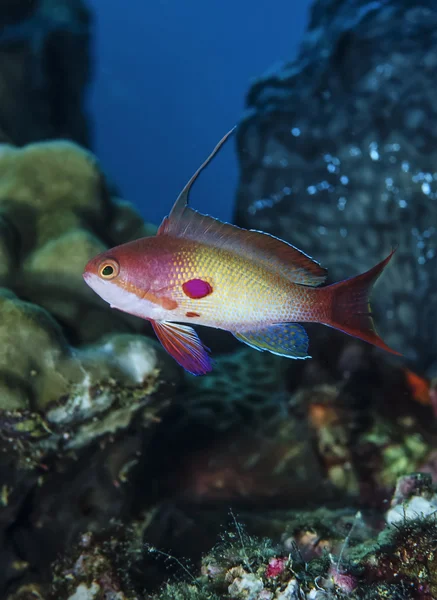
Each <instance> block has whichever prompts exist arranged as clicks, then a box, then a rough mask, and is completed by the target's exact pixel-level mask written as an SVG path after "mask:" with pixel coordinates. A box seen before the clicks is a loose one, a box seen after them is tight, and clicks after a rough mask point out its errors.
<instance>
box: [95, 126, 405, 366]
mask: <svg viewBox="0 0 437 600" xmlns="http://www.w3.org/2000/svg"><path fill="white" fill-rule="evenodd" d="M232 132H233V130H231V131H230V132H229V133H228V134H227V135H225V137H224V138H223V139H222V140H221V141H220V142H219V143H218V145H217V146H216V147H215V148H214V150H213V152H212V153H211V155H210V156H209V157H208V158H207V159H206V161H205V162H204V163H203V164H202V165H201V166H200V168H199V169H198V170H197V171H196V172H195V174H194V175H193V176H192V178H191V179H190V181H189V182H188V183H187V185H186V186H185V187H184V189H183V190H182V192H181V194H180V195H179V197H178V198H177V200H176V202H175V204H174V206H173V208H172V210H171V212H170V214H169V216H168V217H166V218H164V220H163V222H162V224H161V226H160V227H159V230H158V232H157V234H156V236H153V237H147V238H142V239H139V240H135V241H133V242H129V243H127V244H123V245H121V246H117V247H116V248H112V249H111V250H108V251H106V252H103V253H102V254H99V255H98V256H96V257H95V258H93V259H92V260H90V261H89V263H88V264H87V265H86V268H85V272H84V279H85V281H86V283H87V284H88V285H89V286H90V287H91V288H92V289H93V290H94V291H95V292H96V293H97V294H98V295H99V296H101V297H102V298H103V299H104V300H106V301H107V302H109V304H110V305H111V307H112V308H118V309H119V310H122V311H124V312H127V313H130V314H132V315H136V316H138V317H141V318H143V319H147V320H148V321H150V322H151V324H152V326H153V329H154V331H155V333H156V335H157V336H158V339H159V340H160V342H161V344H162V345H163V346H164V348H165V349H166V350H167V352H168V353H169V354H171V356H173V358H174V359H175V360H176V361H177V362H178V363H179V364H180V365H182V366H183V367H184V368H185V369H186V370H187V371H189V372H190V373H193V374H194V375H204V374H205V373H207V372H209V371H211V369H212V363H211V359H210V356H209V349H208V348H206V347H205V346H204V345H203V344H202V342H201V340H200V339H199V337H198V335H197V333H196V332H195V331H194V329H193V328H192V327H191V326H190V325H191V324H194V325H206V326H208V327H214V328H217V329H224V330H227V331H230V332H231V333H232V334H233V335H234V336H235V337H236V338H237V339H238V340H240V341H241V342H244V343H245V344H248V345H249V346H251V347H252V348H255V349H256V350H260V351H265V350H266V351H268V352H272V353H273V354H278V355H279V356H286V357H289V358H300V359H303V358H310V357H309V356H308V336H307V334H306V332H305V329H304V328H303V327H302V325H300V324H299V323H305V322H306V323H309V322H317V323H323V324H324V325H328V326H330V327H334V328H335V329H339V330H341V331H343V332H345V333H347V334H349V335H352V336H355V337H357V338H360V339H362V340H365V341H367V342H370V343H371V344H374V345H375V346H379V347H380V348H383V349H384V350H388V351H389V352H393V353H394V354H398V353H397V352H395V351H394V350H391V349H390V348H389V347H388V346H387V345H386V344H385V343H384V342H383V341H382V339H381V338H380V337H378V335H377V333H376V331H375V328H374V325H373V319H372V315H371V312H370V306H369V300H368V294H369V292H370V289H371V287H372V284H373V283H374V282H375V281H376V279H377V278H378V276H379V275H380V274H381V272H382V270H383V269H384V267H385V266H386V265H387V263H388V262H389V260H390V258H391V257H392V255H393V252H394V251H392V252H391V253H390V255H389V256H388V257H387V258H386V259H385V260H383V261H382V262H380V263H379V264H377V265H376V266H374V267H373V268H372V269H370V271H367V272H366V273H363V274H362V275H358V276H357V277H352V278H350V279H346V280H345V281H341V282H339V283H334V284H332V285H328V286H324V287H318V286H320V285H321V284H322V283H323V282H324V281H325V278H326V274H327V272H326V270H325V269H324V268H323V267H321V266H320V265H319V263H317V262H316V261H314V260H313V259H312V258H310V257H309V256H307V255H306V254H304V253H303V252H302V251H301V250H298V249H297V248H295V247H294V246H291V245H290V244H288V243H287V242H284V241H282V240H280V239H278V238H276V237H273V236H272V235H269V234H266V233H262V232H260V231H254V230H247V229H241V228H239V227H236V226H235V225H230V224H229V223H223V222H221V221H219V220H217V219H214V218H213V217H210V216H208V215H203V214H201V213H199V212H197V211H195V210H194V209H192V208H190V207H189V206H188V197H189V192H190V189H191V187H192V185H193V183H194V182H195V180H196V179H197V177H198V176H199V174H200V172H201V171H202V170H203V169H204V168H205V167H206V166H207V164H208V163H209V162H210V161H211V160H212V158H213V157H214V156H215V154H216V153H217V152H218V150H219V149H220V148H221V146H222V145H223V144H224V143H225V141H226V140H227V139H228V137H229V136H230V135H231V133H232ZM182 323H190V325H183V324H182Z"/></svg>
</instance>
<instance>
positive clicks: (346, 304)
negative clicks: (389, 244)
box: [320, 249, 400, 355]
mask: <svg viewBox="0 0 437 600" xmlns="http://www.w3.org/2000/svg"><path fill="white" fill-rule="evenodd" d="M394 252H395V249H394V250H392V251H391V253H390V254H389V255H388V256H387V258H385V259H384V260H382V261H381V262H380V263H378V264H377V265H375V266H374V267H373V268H372V269H370V270H369V271H366V272H365V273H362V274H361V275H357V276H356V277H350V278H349V279H346V280H344V281H340V282H338V283H334V284H332V285H328V286H326V287H325V288H321V289H320V292H322V293H323V294H326V297H325V300H326V301H327V306H326V305H325V306H326V312H327V314H328V322H324V324H325V325H329V326H330V327H334V328H335V329H339V330H340V331H343V332H344V333H347V334H348V335H352V336H354V337H356V338H359V339H361V340H364V341H366V342H369V343H370V344H373V345H374V346H378V347H379V348H382V349H384V350H387V351H388V352H391V353H392V354H398V355H399V354H400V353H399V352H396V351H395V350H392V348H390V347H389V346H387V344H386V343H385V342H384V341H383V340H382V339H381V338H380V337H379V335H378V334H377V332H376V330H375V325H374V322H373V317H372V312H371V309H370V302H369V294H370V291H371V289H372V286H373V284H374V283H375V281H376V280H377V279H378V277H379V276H380V275H381V273H382V271H383V270H384V268H385V267H386V266H387V264H388V263H389V261H390V259H391V257H392V256H393V254H394Z"/></svg>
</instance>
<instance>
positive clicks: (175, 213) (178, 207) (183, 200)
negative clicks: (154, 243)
mask: <svg viewBox="0 0 437 600" xmlns="http://www.w3.org/2000/svg"><path fill="white" fill-rule="evenodd" d="M236 128H237V126H236V125H235V126H234V127H232V129H231V130H230V131H228V133H227V134H226V135H224V136H223V137H222V139H221V140H220V141H219V143H218V144H217V145H216V147H215V148H214V150H213V151H212V152H211V154H210V155H209V156H208V158H207V159H206V160H205V161H204V162H203V163H202V164H201V165H200V167H199V168H198V169H197V171H196V172H195V173H194V175H193V176H192V177H191V179H190V180H189V181H188V182H187V183H186V184H185V187H184V189H183V190H182V191H181V193H180V194H179V196H178V197H177V199H176V202H175V203H174V204H173V208H172V209H171V211H170V214H169V215H168V217H165V218H164V220H163V221H162V223H161V225H160V227H159V229H158V233H157V235H160V234H163V233H168V228H169V226H171V227H172V228H173V226H174V225H175V224H176V223H177V221H178V219H179V217H180V216H181V215H182V214H183V212H184V209H185V208H186V207H187V206H188V201H189V196H190V190H191V188H192V187H193V184H194V182H195V181H196V179H197V178H198V177H199V175H200V173H201V172H202V171H203V170H204V169H205V168H206V167H207V166H208V165H209V163H210V162H211V161H212V159H213V158H214V156H215V155H216V154H217V153H218V151H219V150H220V149H221V147H222V146H223V145H224V144H225V142H226V141H227V140H228V138H229V137H230V136H231V135H232V134H233V133H234V131H235V129H236Z"/></svg>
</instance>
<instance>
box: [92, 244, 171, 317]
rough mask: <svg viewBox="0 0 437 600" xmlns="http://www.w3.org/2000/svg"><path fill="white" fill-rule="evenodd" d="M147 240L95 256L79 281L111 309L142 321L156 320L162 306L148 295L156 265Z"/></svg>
mask: <svg viewBox="0 0 437 600" xmlns="http://www.w3.org/2000/svg"><path fill="white" fill-rule="evenodd" d="M147 239H148V238H144V239H143V240H136V241H135V242H129V243H127V244H123V245H121V246H117V247H115V248H112V249H110V250H107V251H105V252H102V253H101V254H98V255H97V256H95V257H94V258H92V259H91V260H90V261H89V262H88V263H87V264H86V266H85V269H84V272H83V278H84V280H85V282H86V283H87V284H88V285H89V287H90V288H91V289H92V290H93V291H94V292H95V293H96V294H98V295H99V296H100V297H101V298H102V299H103V300H105V301H106V302H108V303H109V304H110V306H111V308H117V309H119V310H121V311H123V312H127V313H129V314H133V315H136V316H139V317H142V318H147V319H149V318H160V316H161V313H162V306H161V305H160V302H159V299H158V300H157V299H156V298H155V297H154V295H153V294H151V293H150V291H151V286H152V281H153V280H154V278H156V273H155V272H156V270H157V268H158V267H159V265H157V260H156V256H155V253H154V252H153V246H151V245H150V244H148V243H147V242H146V240H147ZM152 239H153V238H152Z"/></svg>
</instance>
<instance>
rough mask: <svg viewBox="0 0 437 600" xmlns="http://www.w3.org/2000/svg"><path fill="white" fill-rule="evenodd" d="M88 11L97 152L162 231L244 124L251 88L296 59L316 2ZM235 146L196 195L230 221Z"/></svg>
mask: <svg viewBox="0 0 437 600" xmlns="http://www.w3.org/2000/svg"><path fill="white" fill-rule="evenodd" d="M89 4H90V5H91V7H92V8H94V10H95V12H96V40H95V47H94V53H95V58H96V65H95V69H96V72H95V81H94V83H93V87H92V89H91V95H90V110H91V113H92V116H93V119H94V127H95V129H94V150H95V152H96V153H97V155H98V156H99V158H100V160H101V161H102V164H103V166H104V168H105V169H106V170H107V171H108V172H109V173H110V175H111V177H112V178H113V179H114V180H115V182H116V183H117V184H118V186H119V188H120V189H121V192H122V195H123V197H124V198H126V199H128V200H131V201H132V202H134V203H135V204H136V206H137V207H138V208H139V210H140V211H141V213H142V215H143V216H144V218H146V219H147V220H149V221H152V222H155V223H159V222H160V221H161V219H162V217H163V216H164V215H165V214H166V213H167V212H168V211H169V209H170V208H171V205H172V203H173V201H174V200H175V198H176V196H177V194H178V193H179V191H180V189H181V188H182V187H183V185H184V184H185V183H186V181H187V180H188V178H189V177H190V176H191V174H192V173H193V171H194V170H195V169H196V168H197V167H198V165H199V164H200V163H201V162H202V161H203V160H204V159H205V158H206V156H207V155H208V154H209V152H210V151H211V150H212V148H213V146H214V145H215V144H216V143H217V141H218V140H219V139H220V138H221V137H222V135H223V134H224V133H226V131H228V130H229V129H230V128H231V127H232V126H233V125H234V124H235V123H237V122H238V120H239V118H240V116H241V114H242V112H243V109H244V103H245V95H246V92H247V90H248V87H249V85H250V82H251V81H252V80H253V78H256V77H257V76H259V75H261V74H262V73H263V72H265V71H266V70H268V69H270V68H271V66H272V65H274V64H276V63H279V62H281V61H284V60H290V59H292V58H293V57H294V56H295V54H296V50H297V47H298V44H299V42H300V40H301V38H302V35H303V32H304V29H305V27H306V23H307V18H308V15H307V13H308V6H309V2H308V0H300V1H299V2H290V0H276V2H273V3H272V2H268V1H267V0H258V1H257V2H253V0H252V1H249V0H220V1H217V0H209V1H208V2H205V1H204V0H183V1H181V0H154V1H153V2H148V1H146V0H129V1H128V2H125V3H121V2H119V1H116V0H89ZM127 7H128V8H127ZM273 9H274V10H273ZM234 144H235V140H234V139H232V140H231V141H230V142H228V144H227V145H226V146H225V147H224V149H223V150H222V152H221V153H220V155H219V156H218V157H217V159H216V160H215V161H214V162H213V163H212V165H211V166H210V167H209V168H208V169H207V171H205V173H204V174H203V175H202V177H201V178H200V179H199V181H198V182H197V183H196V186H195V188H193V194H192V204H193V206H194V207H195V208H197V209H198V210H201V211H202V212H209V213H212V214H214V216H217V217H219V218H222V219H226V220H230V219H231V218H232V207H233V204H234V200H235V190H236V185H237V177H238V171H237V158H236V154H235V148H234Z"/></svg>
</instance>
